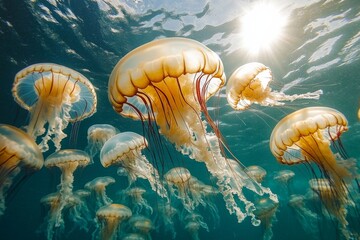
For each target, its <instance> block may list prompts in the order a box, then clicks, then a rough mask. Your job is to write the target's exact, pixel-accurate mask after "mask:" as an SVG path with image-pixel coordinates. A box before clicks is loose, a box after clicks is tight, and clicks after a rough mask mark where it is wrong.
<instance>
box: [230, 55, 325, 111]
mask: <svg viewBox="0 0 360 240" xmlns="http://www.w3.org/2000/svg"><path fill="white" fill-rule="evenodd" d="M271 80H272V73H271V70H270V68H268V67H266V66H265V65H264V64H262V63H258V62H252V63H247V64H245V65H242V66H240V67H239V68H238V69H236V70H235V72H234V73H233V74H232V75H231V76H230V78H229V81H228V83H227V85H226V98H227V101H228V103H229V104H230V106H231V107H232V108H233V109H235V110H246V109H248V108H249V107H250V106H251V104H253V103H256V104H259V105H262V106H282V105H284V104H285V103H283V102H282V101H294V100H296V99H319V98H320V95H321V94H322V90H318V91H315V92H308V93H305V94H295V95H286V94H285V93H283V92H277V91H272V89H271V88H270V87H269V83H270V81H271Z"/></svg>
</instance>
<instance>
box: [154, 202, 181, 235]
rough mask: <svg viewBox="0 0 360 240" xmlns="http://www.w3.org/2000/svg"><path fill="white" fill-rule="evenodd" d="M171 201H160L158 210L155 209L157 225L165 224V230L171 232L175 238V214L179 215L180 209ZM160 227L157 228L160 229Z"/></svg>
mask: <svg viewBox="0 0 360 240" xmlns="http://www.w3.org/2000/svg"><path fill="white" fill-rule="evenodd" d="M171 203H172V201H169V202H162V201H160V202H158V205H157V209H156V210H157V211H155V213H156V215H155V226H163V227H164V231H165V232H168V233H170V234H171V238H172V239H175V237H176V231H175V222H174V220H175V216H176V215H178V212H179V210H178V209H176V208H175V207H173V206H172V205H171ZM159 229H160V228H157V230H159Z"/></svg>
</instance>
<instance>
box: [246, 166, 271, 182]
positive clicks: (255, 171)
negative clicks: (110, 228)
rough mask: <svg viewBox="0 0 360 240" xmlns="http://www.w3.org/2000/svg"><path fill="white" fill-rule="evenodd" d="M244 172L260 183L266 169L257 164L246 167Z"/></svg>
mask: <svg viewBox="0 0 360 240" xmlns="http://www.w3.org/2000/svg"><path fill="white" fill-rule="evenodd" d="M245 172H246V173H247V174H248V175H249V176H250V177H251V178H253V179H254V180H255V181H257V182H258V183H262V181H263V180H264V178H265V176H266V170H265V169H264V168H262V167H260V166H257V165H252V166H248V167H246V169H245Z"/></svg>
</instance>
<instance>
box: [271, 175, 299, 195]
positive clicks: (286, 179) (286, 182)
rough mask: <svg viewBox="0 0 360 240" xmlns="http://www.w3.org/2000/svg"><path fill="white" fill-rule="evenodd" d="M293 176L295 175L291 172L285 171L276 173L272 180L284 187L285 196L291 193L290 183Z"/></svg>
mask: <svg viewBox="0 0 360 240" xmlns="http://www.w3.org/2000/svg"><path fill="white" fill-rule="evenodd" d="M294 176H295V173H294V172H293V171H291V170H287V169H285V170H281V171H278V172H276V173H275V175H274V180H275V181H278V182H279V183H281V185H282V186H284V187H285V189H286V191H287V194H288V195H291V194H292V191H291V187H290V183H291V181H292V179H293V178H294Z"/></svg>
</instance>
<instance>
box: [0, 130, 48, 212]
mask: <svg viewBox="0 0 360 240" xmlns="http://www.w3.org/2000/svg"><path fill="white" fill-rule="evenodd" d="M43 164H44V158H43V155H42V153H41V151H40V149H39V148H38V146H37V145H36V143H35V141H34V140H33V139H32V138H31V137H30V136H29V135H28V134H26V133H25V132H23V131H22V130H20V129H18V128H16V127H13V126H11V125H6V124H0V216H1V215H2V214H3V213H4V211H5V197H6V195H7V191H8V189H9V188H10V187H11V185H12V183H13V180H14V178H15V177H16V176H17V175H18V174H19V172H20V171H21V170H24V171H26V172H25V174H29V173H31V172H33V171H37V170H39V169H41V168H42V166H43Z"/></svg>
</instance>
